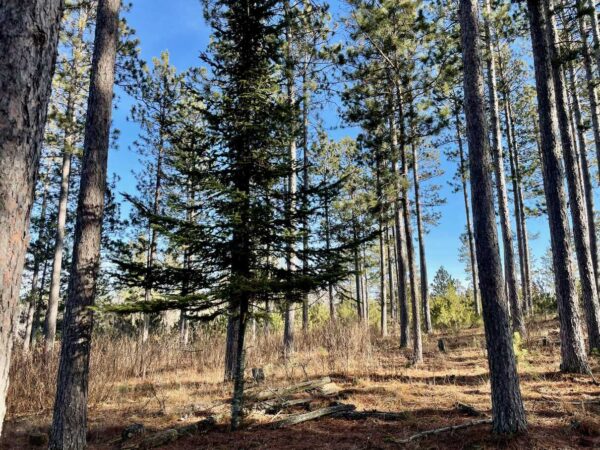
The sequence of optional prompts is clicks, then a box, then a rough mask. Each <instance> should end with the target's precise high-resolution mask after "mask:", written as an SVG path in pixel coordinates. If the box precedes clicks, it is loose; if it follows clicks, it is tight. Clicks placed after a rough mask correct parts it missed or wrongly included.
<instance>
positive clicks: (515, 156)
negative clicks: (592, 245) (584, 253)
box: [504, 96, 533, 314]
mask: <svg viewBox="0 0 600 450" xmlns="http://www.w3.org/2000/svg"><path fill="white" fill-rule="evenodd" d="M504 105H505V112H506V121H507V123H506V126H507V130H510V136H509V139H510V141H511V142H512V145H511V151H512V154H511V155H512V160H513V162H514V166H515V167H514V171H515V172H514V173H515V177H516V182H517V191H516V195H517V203H516V205H518V207H519V212H520V215H519V217H518V219H519V222H518V223H517V227H518V228H519V229H520V230H521V243H522V252H523V262H522V266H523V276H524V277H525V278H524V282H523V289H524V294H523V297H524V301H525V302H526V304H527V306H526V308H527V309H528V311H529V313H530V314H532V313H533V298H532V290H531V258H530V256H529V236H528V233H527V217H526V213H525V211H526V210H525V201H524V198H523V187H522V184H521V174H522V172H521V163H520V162H519V152H518V147H517V139H516V133H515V123H514V120H513V114H512V106H511V104H510V101H509V98H508V96H506V98H505V102H504Z"/></svg>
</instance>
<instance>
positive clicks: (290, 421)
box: [271, 405, 356, 428]
mask: <svg viewBox="0 0 600 450" xmlns="http://www.w3.org/2000/svg"><path fill="white" fill-rule="evenodd" d="M355 408H356V406H354V405H336V406H329V407H327V408H322V409H317V410H316V411H310V412H307V413H302V414H294V415H293V416H288V417H286V418H285V419H282V420H280V421H278V422H274V423H273V424H272V425H271V427H272V428H282V427H286V426H288V425H295V424H297V423H302V422H306V421H308V420H313V419H317V418H319V417H324V416H331V415H334V414H338V413H342V412H349V411H354V409H355Z"/></svg>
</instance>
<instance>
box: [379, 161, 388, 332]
mask: <svg viewBox="0 0 600 450" xmlns="http://www.w3.org/2000/svg"><path fill="white" fill-rule="evenodd" d="M377 201H378V202H379V217H378V227H379V233H378V234H379V305H380V308H381V311H380V327H381V335H382V336H387V334H388V329H387V304H386V289H385V269H386V265H387V261H386V259H385V258H386V253H385V248H384V246H385V237H384V223H383V222H384V215H385V211H384V209H385V206H384V199H383V188H382V182H381V153H379V154H378V155H377Z"/></svg>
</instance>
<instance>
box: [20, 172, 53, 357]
mask: <svg viewBox="0 0 600 450" xmlns="http://www.w3.org/2000/svg"><path fill="white" fill-rule="evenodd" d="M47 207H48V174H46V176H45V177H44V191H43V194H42V206H41V208H40V224H45V223H46V209H47ZM40 241H41V239H40V237H38V245H39V244H40ZM44 247H46V245H44ZM39 251H40V249H37V250H36V252H35V257H34V261H33V276H32V279H31V291H30V292H29V305H28V309H27V323H26V326H25V336H24V339H23V349H24V350H25V351H29V350H31V347H32V345H33V336H34V333H35V330H34V326H35V319H36V317H35V315H36V309H37V306H38V301H37V300H38V296H39V292H40V288H39V287H38V277H39V272H40V255H39V253H38V252H39ZM43 271H44V276H43V278H42V284H43V282H44V278H45V276H46V274H45V271H46V265H45V264H44V270H43ZM42 287H43V286H42Z"/></svg>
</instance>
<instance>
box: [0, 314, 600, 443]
mask: <svg viewBox="0 0 600 450" xmlns="http://www.w3.org/2000/svg"><path fill="white" fill-rule="evenodd" d="M530 330H531V331H530V335H529V337H528V339H527V340H526V341H525V343H524V348H525V349H526V353H524V354H523V356H522V358H521V361H520V363H519V371H520V373H521V386H522V391H523V396H524V399H525V402H526V409H527V412H528V420H529V423H530V431H529V433H528V434H527V435H523V436H517V437H515V438H514V439H512V440H497V439H496V438H494V437H492V436H491V435H490V433H489V427H488V426H485V425H482V426H478V427H474V428H470V429H467V430H462V431H459V432H456V433H454V434H451V435H444V436H439V437H434V438H429V439H426V440H422V441H419V442H418V443H416V444H414V445H413V446H414V448H418V447H420V446H425V447H427V448H495V447H509V448H524V447H525V448H532V449H533V448H578V447H586V446H592V447H598V446H600V437H599V436H600V416H599V415H598V414H599V413H600V404H598V405H595V404H591V402H590V401H591V400H599V401H600V387H598V386H596V385H595V384H593V382H592V380H591V378H590V377H587V376H571V375H563V374H560V373H558V365H559V359H558V358H559V348H558V346H557V341H558V337H557V329H556V324H555V323H554V322H539V323H532V324H530ZM440 337H442V338H444V339H445V340H446V346H447V349H448V351H447V353H440V352H439V351H437V339H439V338H440ZM544 337H545V338H546V341H547V343H548V345H542V339H543V338H544ZM281 350H282V347H281V336H280V335H278V334H272V335H267V336H258V337H257V338H256V339H255V340H249V344H248V351H247V361H248V367H263V368H264V369H265V373H266V375H267V382H268V383H269V384H272V385H285V384H287V383H290V382H291V381H292V380H298V379H305V378H316V377H319V376H323V375H329V376H331V377H332V378H333V379H334V380H335V381H336V382H337V383H338V384H339V385H340V386H342V387H343V388H344V389H345V391H344V393H343V394H342V397H341V401H343V402H346V403H352V404H354V405H356V407H357V409H358V410H379V411H403V412H406V413H407V415H406V417H407V418H406V420H404V421H402V422H395V423H385V422H380V421H378V420H375V419H368V420H366V421H347V420H342V419H323V420H319V421H314V422H309V423H306V424H301V425H298V426H295V427H293V428H290V429H284V430H277V431H275V430H268V429H266V428H264V427H263V426H262V425H261V423H263V422H265V420H267V419H265V418H264V417H259V416H256V415H251V416H249V417H248V418H247V420H246V423H247V424H249V425H252V427H250V429H246V430H243V431H240V432H236V433H229V432H227V430H226V425H225V424H223V425H222V426H220V427H219V428H218V429H217V430H216V431H213V432H211V433H208V434H206V435H200V436H194V437H190V438H186V439H184V440H182V441H179V442H178V443H177V444H176V445H174V446H172V447H170V448H172V449H175V448H184V449H185V448H223V449H226V448H227V449H228V448H298V449H300V448H332V447H336V448H348V449H350V448H396V447H397V444H394V443H393V442H392V441H391V437H396V438H402V437H407V436H408V435H410V434H413V433H416V432H418V431H422V430H426V429H429V428H436V427H441V426H445V425H451V424H458V423H462V422H464V421H466V420H469V418H468V417H466V416H465V415H464V414H463V413H461V412H460V411H457V410H456V408H455V404H456V403H457V402H462V403H468V404H471V405H473V406H475V407H476V408H477V409H479V410H481V411H483V412H485V413H489V409H490V400H489V399H490V395H489V389H490V388H489V382H488V377H487V364H486V360H485V352H484V347H483V336H482V330H481V329H471V330H463V331H461V332H460V333H447V334H444V333H436V334H434V335H432V336H429V337H427V338H426V339H425V362H424V363H423V364H422V365H420V366H418V367H412V366H410V364H409V358H410V351H407V350H401V349H399V348H398V345H397V338H396V337H390V338H385V339H381V338H377V337H376V334H375V333H374V332H371V333H368V332H367V331H366V330H365V329H364V328H363V327H362V326H360V325H346V326H341V325H337V326H334V327H327V328H323V329H319V330H312V331H311V332H310V333H308V334H307V335H306V336H303V335H302V334H301V332H300V331H298V335H297V341H296V354H295V356H294V358H293V359H292V360H291V361H284V360H283V359H282V358H281V354H282V353H281ZM223 352H224V339H223V336H222V335H220V334H215V333H201V334H198V335H197V336H196V339H195V341H194V345H193V346H192V347H189V348H182V347H181V346H180V345H179V343H178V342H177V339H176V337H175V336H162V337H161V338H160V339H158V338H156V339H154V340H152V341H151V342H150V343H148V344H147V345H145V346H140V344H139V342H138V341H137V340H135V339H130V338H110V337H107V336H103V337H98V338H97V339H96V340H95V342H94V347H93V355H92V368H91V380H90V448H92V449H101V448H114V447H111V445H110V444H109V442H111V441H113V440H114V439H115V437H116V436H118V435H119V433H120V430H121V429H122V428H123V427H124V426H126V425H129V424H132V423H136V422H140V423H144V424H145V425H146V427H147V428H149V429H157V430H158V429H162V428H166V427H171V426H173V425H174V424H176V423H177V422H179V421H183V422H184V423H185V421H186V420H197V419H196V418H195V417H193V414H191V411H192V408H191V407H192V405H193V406H194V408H193V410H195V411H203V413H205V414H208V413H210V410H211V407H213V406H214V405H216V404H219V403H222V402H223V401H225V400H226V399H227V398H228V396H229V394H230V390H231V386H230V385H229V384H227V383H223V382H222V372H223ZM56 367H57V360H56V355H54V356H51V357H49V358H47V359H45V358H44V356H43V354H42V353H39V352H34V353H32V354H23V353H20V352H19V351H17V352H16V353H15V358H14V362H13V368H12V370H13V376H12V380H13V382H12V384H11V387H10V390H9V399H8V401H9V407H10V411H9V416H8V423H7V427H6V433H5V436H4V438H3V441H2V442H1V443H0V448H2V449H5V448H6V449H8V448H10V449H13V448H28V445H27V440H26V437H27V435H28V433H31V432H32V431H36V430H40V429H46V428H47V426H48V424H49V421H50V411H51V406H52V401H53V396H54V387H53V385H54V378H55V373H56ZM595 367H596V366H595ZM578 402H579V403H578ZM582 402H583V403H582ZM196 414H198V413H196ZM199 414H200V415H202V412H201V413H199Z"/></svg>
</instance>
